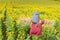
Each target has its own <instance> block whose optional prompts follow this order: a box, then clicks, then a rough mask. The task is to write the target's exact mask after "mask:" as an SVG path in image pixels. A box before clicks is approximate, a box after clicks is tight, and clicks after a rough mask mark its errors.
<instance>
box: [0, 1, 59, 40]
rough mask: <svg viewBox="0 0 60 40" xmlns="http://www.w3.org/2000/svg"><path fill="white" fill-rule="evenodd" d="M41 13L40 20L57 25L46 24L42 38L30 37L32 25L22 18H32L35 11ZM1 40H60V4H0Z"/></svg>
mask: <svg viewBox="0 0 60 40" xmlns="http://www.w3.org/2000/svg"><path fill="white" fill-rule="evenodd" d="M15 1H16V0H15ZM35 10H37V11H39V12H40V16H39V17H40V19H48V20H55V24H54V26H53V25H47V24H44V25H43V27H42V37H37V36H36V35H33V36H32V37H31V36H30V35H29V30H30V26H31V24H30V23H25V22H22V21H21V22H20V21H19V20H20V18H23V17H24V18H31V17H32V14H33V13H34V11H35ZM0 40H60V4H58V3H57V2H56V4H53V3H52V4H50V5H49V4H48V5H46V4H44V5H43V4H40V5H39V4H38V5H37V4H28V3H26V4H24V3H22V4H21V3H20V4H19V3H14V2H10V3H9V1H8V2H3V3H2V2H1V3H0Z"/></svg>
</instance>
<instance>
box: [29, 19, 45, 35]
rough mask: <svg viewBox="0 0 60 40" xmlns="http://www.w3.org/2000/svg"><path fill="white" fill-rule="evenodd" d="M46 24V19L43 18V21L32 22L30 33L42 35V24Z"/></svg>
mask: <svg viewBox="0 0 60 40" xmlns="http://www.w3.org/2000/svg"><path fill="white" fill-rule="evenodd" d="M43 24H44V20H41V23H39V24H36V23H33V22H32V26H31V29H30V35H32V34H36V35H37V36H39V35H42V25H43Z"/></svg>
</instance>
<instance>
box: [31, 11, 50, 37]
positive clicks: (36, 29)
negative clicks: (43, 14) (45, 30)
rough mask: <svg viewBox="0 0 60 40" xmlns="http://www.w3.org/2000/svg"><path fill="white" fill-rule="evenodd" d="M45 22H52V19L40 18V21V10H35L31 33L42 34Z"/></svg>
mask: <svg viewBox="0 0 60 40" xmlns="http://www.w3.org/2000/svg"><path fill="white" fill-rule="evenodd" d="M45 23H47V24H48V23H50V24H51V21H47V20H40V21H39V12H38V11H35V12H34V14H33V16H32V25H31V28H30V35H32V34H35V35H37V36H42V25H43V24H45Z"/></svg>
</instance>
